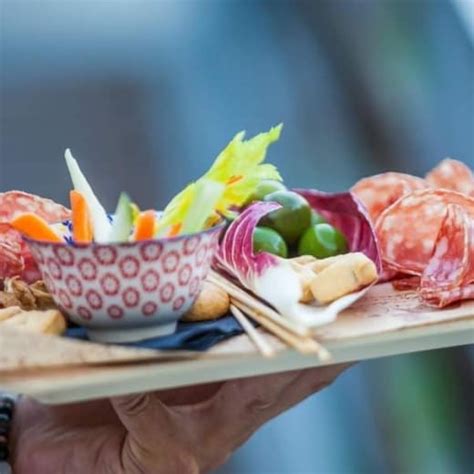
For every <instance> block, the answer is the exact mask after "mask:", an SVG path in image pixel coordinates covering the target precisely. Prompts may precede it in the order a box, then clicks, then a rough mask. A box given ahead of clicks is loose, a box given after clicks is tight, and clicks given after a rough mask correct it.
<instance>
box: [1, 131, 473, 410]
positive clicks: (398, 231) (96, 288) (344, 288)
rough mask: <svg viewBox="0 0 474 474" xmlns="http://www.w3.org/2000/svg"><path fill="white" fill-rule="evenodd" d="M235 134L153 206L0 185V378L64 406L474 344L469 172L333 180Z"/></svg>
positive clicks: (443, 169) (452, 164) (450, 168)
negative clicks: (288, 167) (277, 162)
mask: <svg viewBox="0 0 474 474" xmlns="http://www.w3.org/2000/svg"><path fill="white" fill-rule="evenodd" d="M281 130H282V126H281V125H279V126H278V127H274V128H272V129H270V130H269V131H268V132H266V133H261V134H259V135H256V136H255V137H253V138H251V139H249V140H245V138H244V133H243V132H242V133H239V134H237V135H236V136H235V137H234V138H233V139H232V140H231V142H230V143H229V144H228V145H227V147H225V148H224V150H223V151H222V152H221V153H220V154H219V155H218V157H217V158H216V160H215V161H214V163H213V164H212V166H211V167H210V169H209V170H208V171H207V172H206V173H205V174H204V175H203V176H202V177H201V178H199V179H198V180H196V181H195V182H192V183H191V184H189V185H188V186H187V187H186V188H185V189H184V190H183V191H181V192H180V193H178V194H177V195H176V196H175V197H174V198H173V199H172V200H171V201H170V202H169V204H168V205H167V206H165V208H164V209H163V210H162V211H161V210H156V209H149V210H141V209H140V208H139V206H138V205H137V203H135V202H133V200H132V199H131V198H130V197H129V196H128V194H126V193H122V194H121V195H120V197H119V199H118V203H117V206H116V209H115V211H114V212H112V213H108V212H107V211H106V210H105V209H104V207H103V206H102V205H101V203H100V200H99V197H98V194H96V192H95V191H94V190H93V187H92V185H91V184H90V183H89V181H88V180H87V179H86V176H85V174H84V173H83V171H82V170H81V168H80V166H79V163H78V161H76V159H75V158H74V157H73V156H72V154H71V151H70V150H66V153H65V169H66V168H67V170H68V172H69V175H70V177H71V181H72V185H73V189H72V190H71V192H70V196H69V207H70V209H69V208H68V207H66V206H63V205H60V204H57V203H55V202H53V201H51V200H49V199H45V198H41V197H38V196H34V195H32V194H29V193H26V192H21V191H6V192H3V193H0V389H4V390H11V391H15V392H21V393H26V394H29V395H32V396H35V397H37V398H39V399H41V400H43V401H46V402H50V403H63V402H68V401H73V400H84V399H89V398H96V397H100V396H112V395H115V394H119V393H126V392H131V391H142V390H152V389H159V388H169V387H176V386H182V385H192V384H196V383H204V382H210V381H217V380H223V379H228V378H235V377H242V376H250V375H257V374H264V373H269V372H276V371H281V370H290V369H297V368H302V367H311V366H317V365H324V364H331V363H338V362H343V361H356V360H363V359H367V358H373V357H382V356H386V355H393V354H401V353H406V352H413V351H420V350H428V349H435V348H441V347H450V346H455V345H463V344H470V343H472V342H474V176H473V174H472V171H471V170H470V169H469V168H468V167H467V166H466V165H464V164H463V163H461V162H459V161H456V160H452V159H446V160H443V161H442V162H441V163H440V164H439V165H438V166H437V167H435V168H434V169H433V170H431V171H430V172H429V173H428V174H427V175H426V176H425V177H424V178H421V177H415V176H411V175H407V174H403V173H398V172H387V173H383V174H380V175H376V176H371V177H367V178H364V179H362V180H360V181H359V182H357V183H355V184H354V186H353V187H352V188H351V189H350V190H348V191H346V192H341V193H327V192H323V191H319V190H315V189H300V188H296V189H288V188H287V187H286V185H285V184H284V182H283V179H282V177H281V176H280V174H279V172H278V170H277V169H276V168H275V167H274V166H273V165H271V164H270V163H265V162H264V161H265V158H266V155H267V151H268V148H269V147H270V145H271V144H272V143H274V142H276V141H277V140H278V139H279V137H280V133H281Z"/></svg>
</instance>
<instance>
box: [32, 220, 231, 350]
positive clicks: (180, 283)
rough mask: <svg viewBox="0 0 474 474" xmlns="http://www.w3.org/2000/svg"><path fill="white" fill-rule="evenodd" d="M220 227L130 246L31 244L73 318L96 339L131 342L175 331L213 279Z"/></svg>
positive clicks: (57, 297) (56, 296)
mask: <svg viewBox="0 0 474 474" xmlns="http://www.w3.org/2000/svg"><path fill="white" fill-rule="evenodd" d="M222 229H223V226H222V225H220V226H216V227H213V228H212V229H209V230H207V231H204V232H201V233H199V234H194V235H189V236H179V237H174V238H170V239H157V240H149V241H143V242H132V243H124V244H95V243H94V244H90V245H80V246H72V245H67V244H55V243H46V242H38V241H35V240H27V243H28V245H29V247H30V249H31V253H32V255H33V257H34V259H35V260H36V262H37V263H38V266H39V268H40V271H41V273H42V276H43V280H44V282H45V284H46V286H47V287H48V290H49V291H50V293H51V295H52V296H53V298H54V300H55V302H56V304H57V305H58V307H59V308H61V309H62V310H63V311H64V312H65V313H66V314H67V315H68V316H69V318H70V319H71V320H72V321H73V322H75V323H76V324H78V325H80V326H84V327H85V328H87V332H88V335H89V337H90V338H91V339H92V340H96V341H103V342H131V341H138V340H143V339H148V338H152V337H156V336H161V335H166V334H170V333H172V332H174V331H175V329H176V323H177V321H178V319H179V318H180V317H181V316H182V315H183V314H184V313H186V311H188V309H189V308H190V307H191V305H192V304H193V302H194V299H195V297H196V296H197V294H198V292H199V288H200V285H201V282H202V280H204V278H206V276H207V273H208V271H209V267H210V264H211V262H212V259H213V257H214V254H215V252H216V250H217V247H218V240H219V235H220V233H221V231H222Z"/></svg>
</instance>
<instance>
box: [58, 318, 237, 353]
mask: <svg viewBox="0 0 474 474" xmlns="http://www.w3.org/2000/svg"><path fill="white" fill-rule="evenodd" d="M242 332H243V330H242V327H241V326H240V324H239V323H238V322H237V321H236V319H235V318H234V317H232V316H225V317H224V318H221V319H218V320H216V321H204V322H199V323H183V322H180V323H178V328H177V330H176V332H175V333H174V334H170V335H169V336H162V337H155V338H153V339H146V340H144V341H140V342H127V343H123V344H121V345H124V346H132V347H145V348H149V349H162V350H165V349H182V350H190V351H205V350H207V349H209V348H210V347H212V346H214V345H215V344H217V343H218V342H221V341H223V340H225V339H228V338H230V337H233V336H237V335H239V334H242ZM66 337H71V338H74V339H82V340H87V339H88V338H87V333H86V330H85V329H84V328H80V327H75V328H69V329H68V330H67V331H66Z"/></svg>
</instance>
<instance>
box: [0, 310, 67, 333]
mask: <svg viewBox="0 0 474 474" xmlns="http://www.w3.org/2000/svg"><path fill="white" fill-rule="evenodd" d="M8 309H12V308H8ZM2 327H8V328H12V329H18V330H22V331H30V332H36V333H41V334H62V333H63V332H64V331H65V330H66V320H65V318H64V316H63V315H62V314H61V312H60V311H58V310H55V309H51V310H48V311H21V310H20V311H19V312H17V313H16V314H13V315H12V316H10V317H9V318H8V319H5V320H4V321H1V323H0V329H1V328H2Z"/></svg>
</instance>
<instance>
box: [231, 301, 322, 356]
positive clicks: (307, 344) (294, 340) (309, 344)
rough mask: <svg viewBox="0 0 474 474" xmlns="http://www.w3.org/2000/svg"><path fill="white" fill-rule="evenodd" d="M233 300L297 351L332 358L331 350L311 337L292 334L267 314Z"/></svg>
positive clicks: (234, 303)
mask: <svg viewBox="0 0 474 474" xmlns="http://www.w3.org/2000/svg"><path fill="white" fill-rule="evenodd" d="M231 302H232V304H233V305H234V306H237V307H238V308H239V309H241V310H242V311H244V312H245V314H247V315H248V316H249V317H251V318H252V319H253V320H254V321H257V322H258V323H259V324H261V325H262V326H263V327H264V328H265V329H267V331H268V332H270V333H272V334H274V335H275V336H277V337H278V338H279V339H281V340H282V341H283V342H284V343H286V344H287V345H289V346H290V347H293V348H294V349H296V350H297V351H299V352H301V353H303V354H317V355H318V357H319V359H320V360H321V361H323V362H325V361H328V360H330V359H331V354H330V353H329V351H328V350H327V349H326V348H325V347H323V346H322V345H321V344H319V343H318V342H317V341H315V340H314V339H312V338H311V337H308V336H297V335H295V334H292V333H290V332H288V331H286V330H284V329H283V328H281V327H280V326H279V325H278V324H275V323H274V322H273V321H272V320H271V319H268V318H266V316H265V315H262V314H261V313H260V312H259V311H257V310H255V309H252V308H249V307H248V306H246V305H244V304H243V303H241V302H240V301H238V300H235V299H233V298H231Z"/></svg>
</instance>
